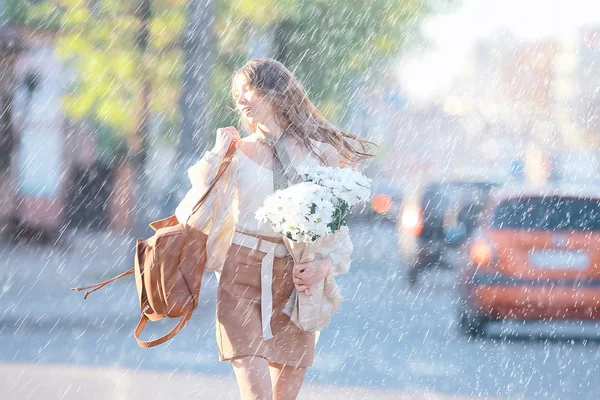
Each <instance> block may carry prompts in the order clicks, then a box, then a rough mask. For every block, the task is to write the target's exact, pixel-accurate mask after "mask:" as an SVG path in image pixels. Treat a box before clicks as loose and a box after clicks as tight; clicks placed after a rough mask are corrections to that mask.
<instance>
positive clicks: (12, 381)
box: [0, 364, 467, 400]
mask: <svg viewBox="0 0 600 400" xmlns="http://www.w3.org/2000/svg"><path fill="white" fill-rule="evenodd" d="M0 387H2V395H3V396H4V398H6V399H12V400H25V399H42V398H43V399H44V400H81V399H86V400H108V399H114V400H154V399H219V400H228V399H231V400H237V399H239V393H238V389H237V385H236V383H235V379H234V378H233V376H231V377H221V376H218V377H215V376H208V375H199V374H186V373H166V372H154V371H133V370H130V369H123V368H95V367H81V366H63V365H35V364H34V365H28V364H4V365H0ZM298 399H300V400H303V399H304V400H309V399H310V400H353V399H367V400H369V399H373V400H375V399H376V400H392V399H394V400H421V399H423V400H424V399H427V400H449V399H453V400H466V399H467V397H461V396H456V395H442V394H437V393H432V392H420V393H409V392H402V391H390V390H381V389H366V388H356V387H336V386H329V385H327V386H325V385H313V384H309V383H306V384H305V385H303V387H302V390H301V393H300V395H299V396H298Z"/></svg>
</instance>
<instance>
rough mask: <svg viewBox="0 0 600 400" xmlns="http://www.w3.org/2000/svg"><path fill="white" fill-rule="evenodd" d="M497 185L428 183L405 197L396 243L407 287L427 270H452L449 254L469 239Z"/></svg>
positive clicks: (458, 181) (479, 182)
mask: <svg viewBox="0 0 600 400" xmlns="http://www.w3.org/2000/svg"><path fill="white" fill-rule="evenodd" d="M498 185H499V184H498V183H496V182H491V181H479V180H477V181H475V180H453V181H445V182H430V183H429V184H426V185H424V186H423V187H422V189H420V190H417V191H416V192H415V193H414V194H413V195H412V196H408V197H405V199H404V201H403V205H402V217H401V220H400V221H399V223H398V240H399V247H400V252H401V257H402V259H403V264H404V266H405V267H406V268H407V271H406V277H407V280H408V282H409V284H411V285H414V284H415V283H416V282H417V280H418V277H419V275H420V274H421V273H422V272H423V271H424V270H425V269H427V268H431V267H434V266H439V267H445V268H452V267H454V265H453V263H452V260H451V258H452V257H449V254H450V253H451V252H453V251H455V250H456V249H459V248H460V246H461V245H462V244H463V243H464V242H465V240H466V239H467V238H468V237H469V236H470V235H471V233H472V232H473V230H474V229H475V225H476V221H477V219H478V216H479V213H480V212H481V210H482V209H483V206H484V204H485V202H486V201H487V199H488V195H489V192H490V190H491V189H492V188H493V187H496V186H498Z"/></svg>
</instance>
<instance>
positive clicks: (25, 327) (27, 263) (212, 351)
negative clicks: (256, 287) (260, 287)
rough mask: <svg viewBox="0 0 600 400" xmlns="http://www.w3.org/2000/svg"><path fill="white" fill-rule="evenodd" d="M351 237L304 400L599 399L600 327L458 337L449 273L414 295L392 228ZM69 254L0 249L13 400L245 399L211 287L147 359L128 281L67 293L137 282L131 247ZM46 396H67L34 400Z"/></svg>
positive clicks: (360, 229) (377, 227)
mask: <svg viewBox="0 0 600 400" xmlns="http://www.w3.org/2000/svg"><path fill="white" fill-rule="evenodd" d="M350 230H351V232H352V236H353V242H354V245H355V253H354V258H353V260H354V261H353V265H352V270H351V273H350V274H349V275H346V276H343V277H340V279H339V283H340V286H342V290H343V293H344V295H345V298H346V300H345V302H344V305H343V307H342V310H341V311H340V312H339V313H338V314H337V315H336V316H335V317H334V320H333V322H332V323H331V325H330V326H329V327H328V328H327V329H326V330H325V331H324V332H323V333H322V334H321V337H320V339H319V343H318V346H317V347H318V349H317V351H318V355H317V359H316V363H315V365H314V367H313V368H311V369H309V373H308V375H307V379H306V387H305V391H304V392H303V396H304V397H302V398H327V399H329V398H375V397H377V398H378V399H385V398H406V399H412V398H415V399H416V398H428V399H448V398H461V399H462V398H473V397H484V398H502V399H505V398H507V399H508V398H511V399H512V398H515V399H573V398H577V399H597V398H598V393H600V380H599V379H597V378H598V377H599V376H600V367H599V365H600V340H598V338H599V337H600V328H599V326H598V325H597V324H593V323H592V324H590V323H587V324H562V325H552V326H550V325H545V324H529V325H527V326H525V327H522V326H520V324H518V323H504V324H498V325H496V326H492V329H491V332H490V335H488V336H486V337H485V338H483V339H478V340H473V339H468V338H465V337H462V336H461V335H460V334H459V333H458V331H457V329H456V319H455V304H456V295H455V288H454V284H453V282H454V280H453V275H452V273H451V272H444V273H431V274H429V275H428V276H426V277H425V283H424V284H423V285H421V286H420V287H419V288H417V289H415V290H413V291H410V290H408V289H407V287H406V285H405V283H404V281H403V271H402V266H401V265H400V262H399V257H398V254H397V250H396V238H395V233H394V227H393V225H392V224H390V223H380V224H373V223H370V222H368V221H354V222H352V224H351V225H350ZM66 242H67V243H71V247H70V248H69V246H68V245H67V246H66V248H65V249H52V248H43V247H41V246H37V247H35V246H29V247H25V246H19V247H16V248H15V247H11V246H9V245H7V244H3V245H2V246H3V247H2V249H0V251H1V252H0V254H1V257H0V260H1V261H0V271H1V272H0V302H1V304H2V305H3V312H2V313H1V314H0V340H1V341H2V346H1V348H0V364H2V366H1V368H0V382H2V388H3V390H4V389H5V388H9V390H12V392H8V393H11V395H10V398H11V399H12V398H14V399H21V398H22V399H25V398H48V399H50V398H52V399H53V398H56V399H60V398H63V397H61V396H62V394H63V393H62V392H65V391H67V392H68V393H67V394H66V395H65V397H64V398H65V399H69V398H75V397H74V396H73V397H69V396H72V395H73V393H76V394H77V396H78V398H80V397H81V395H82V394H83V395H85V397H86V398H101V397H90V394H92V393H99V392H98V391H97V390H95V389H93V388H95V387H97V386H98V385H97V384H96V383H93V379H91V378H89V377H90V376H92V377H93V376H96V377H98V379H100V382H109V384H110V385H112V386H111V387H113V388H117V387H118V388H120V389H119V390H121V391H120V392H119V393H121V394H119V395H116V394H114V393H116V392H111V393H113V394H111V395H110V396H108V397H104V398H128V399H137V398H142V397H141V393H143V392H144V391H143V390H142V391H140V390H141V389H140V390H137V389H136V387H137V382H142V381H143V379H141V378H148V380H150V381H153V380H154V381H161V380H162V381H167V380H168V381H169V384H170V385H171V386H172V387H173V388H175V389H176V390H179V392H178V393H187V394H189V395H194V396H196V397H197V398H205V397H208V392H202V390H209V389H211V390H212V389H218V390H219V393H221V395H222V396H221V397H218V398H236V396H237V394H236V393H237V392H236V390H237V389H235V385H234V382H233V373H232V372H231V370H230V367H229V365H228V364H227V363H219V362H218V360H217V354H216V344H215V338H214V308H215V291H216V285H215V280H214V278H213V277H212V276H207V279H206V280H205V282H204V283H203V285H204V288H203V294H202V303H201V305H200V307H199V309H198V311H197V312H196V313H195V316H194V318H193V319H192V321H191V322H190V324H189V325H188V326H187V327H186V328H185V329H184V330H183V331H182V332H181V333H180V334H179V335H178V336H177V337H176V338H175V339H174V340H172V341H171V342H169V343H168V344H166V345H163V346H160V347H158V348H154V349H141V348H138V347H137V344H136V343H135V341H134V339H133V337H132V335H131V331H132V330H133V328H134V326H135V323H136V320H135V319H136V313H137V312H138V311H137V310H136V304H135V301H136V293H135V288H134V286H133V282H132V280H130V279H127V278H126V280H127V282H120V283H116V284H114V285H112V286H107V287H106V288H104V289H103V290H102V291H100V292H98V293H94V294H93V295H91V296H90V298H88V300H86V301H85V302H84V301H83V300H82V299H81V297H82V293H69V292H68V288H69V287H71V286H75V285H83V284H88V283H94V282H97V281H100V280H103V279H106V277H110V276H112V275H114V274H116V273H118V272H120V271H122V270H125V269H127V268H129V266H130V264H131V257H132V256H131V254H130V250H131V248H132V245H133V241H130V240H129V239H127V238H123V237H119V236H118V235H115V234H97V236H94V237H92V236H89V237H82V236H81V235H79V236H73V237H70V238H68V239H67V240H66ZM99 271H103V272H99ZM161 328H162V329H163V330H164V329H166V326H162V327H161ZM539 333H542V334H543V335H542V337H541V338H540V337H538V336H539V335H538V334H539ZM531 335H533V336H534V337H533V338H531V337H530V336H531ZM565 335H566V337H567V338H568V339H556V338H554V337H555V336H559V337H560V336H565ZM40 376H41V377H46V380H44V379H41V378H39V377H40ZM52 377H56V378H52ZM46 381H47V382H49V383H48V384H46V385H44V383H43V382H46ZM60 382H62V384H59V383H60ZM207 382H213V383H207ZM53 385H54V386H53ZM140 385H141V383H140ZM175 389H174V390H175ZM44 390H46V393H51V392H57V393H58V392H61V391H62V392H61V396H56V397H48V396H42V397H40V395H35V393H40V392H44ZM115 390H116V389H115ZM144 393H146V392H144ZM149 393H156V396H157V397H156V398H159V397H161V395H160V393H159V391H157V392H152V391H150V392H149ZM350 394H352V396H353V397H352V396H350ZM150 396H151V395H145V397H144V398H145V399H150V398H152V397H150ZM182 396H183V395H182ZM228 396H229V397H228ZM336 396H339V397H336ZM386 396H389V397H386ZM211 397H214V396H211ZM173 398H177V397H173Z"/></svg>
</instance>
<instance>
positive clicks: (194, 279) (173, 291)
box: [71, 141, 235, 347]
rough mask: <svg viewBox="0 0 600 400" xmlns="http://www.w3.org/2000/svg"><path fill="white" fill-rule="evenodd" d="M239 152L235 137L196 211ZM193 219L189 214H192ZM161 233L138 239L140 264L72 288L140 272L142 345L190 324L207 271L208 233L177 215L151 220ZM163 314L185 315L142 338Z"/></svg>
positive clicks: (137, 261) (137, 333) (158, 341)
mask: <svg viewBox="0 0 600 400" xmlns="http://www.w3.org/2000/svg"><path fill="white" fill-rule="evenodd" d="M234 151H235V141H234V142H232V143H231V144H230V146H229V148H228V150H227V153H226V154H225V157H224V158H223V160H222V161H221V164H220V165H219V169H218V171H217V176H216V178H215V180H214V181H213V182H212V184H211V185H210V186H209V188H208V189H207V190H206V192H205V193H204V194H203V195H202V197H201V198H200V200H198V203H197V204H196V205H195V206H194V208H193V211H192V213H191V214H194V213H195V212H196V211H198V208H199V207H200V205H201V204H202V202H203V201H204V199H205V198H206V197H207V196H208V194H209V193H210V191H211V190H212V188H213V187H214V185H215V183H216V182H217V180H218V179H219V178H220V177H221V175H222V174H223V172H224V171H225V169H226V168H227V167H228V166H229V163H230V162H231V157H232V156H233V153H234ZM188 220H189V218H188ZM150 227H151V228H152V229H154V231H155V233H154V235H153V236H152V237H150V238H148V239H146V240H142V239H137V244H136V248H135V259H134V267H133V268H132V269H130V270H128V271H126V272H124V273H122V274H120V275H118V276H115V277H114V278H111V279H109V280H107V281H104V282H100V283H97V284H95V285H90V286H85V287H79V288H72V289H71V290H76V291H80V290H88V289H92V290H89V291H88V292H86V293H85V295H84V296H83V298H84V299H86V298H87V297H88V295H89V294H90V293H93V292H95V291H96V290H98V289H101V288H103V287H104V286H106V285H107V284H109V283H110V282H113V281H115V280H117V279H119V278H122V277H124V276H127V275H131V274H135V283H136V287H137V291H138V298H139V303H140V310H141V312H142V316H141V319H140V322H139V323H138V325H137V327H136V328H135V330H134V333H133V334H134V336H135V340H136V341H137V342H138V344H139V345H140V346H142V347H154V346H158V345H159V344H162V343H165V342H166V341H168V340H170V339H172V338H173V337H174V336H175V335H176V334H177V333H179V331H181V329H182V328H183V327H184V326H185V325H186V324H187V322H188V321H189V320H190V317H191V316H192V312H193V311H194V309H195V308H196V307H197V306H198V300H199V298H200V286H201V284H202V275H203V274H204V267H205V265H206V242H207V239H208V237H207V235H206V234H204V233H203V232H201V231H200V230H197V229H193V228H192V227H190V226H189V225H187V221H186V223H185V224H181V223H179V222H178V220H177V218H176V217H175V216H174V215H172V216H170V217H168V218H165V219H161V220H158V221H155V222H152V223H151V224H150ZM163 318H181V319H180V320H179V322H178V323H177V325H175V327H173V329H171V331H170V332H169V333H167V334H166V335H164V336H161V337H159V338H157V339H154V340H149V341H144V340H140V334H141V333H142V331H143V330H144V328H145V327H146V324H147V323H148V321H157V320H160V319H163Z"/></svg>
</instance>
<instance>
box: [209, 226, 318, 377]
mask: <svg viewBox="0 0 600 400" xmlns="http://www.w3.org/2000/svg"><path fill="white" fill-rule="evenodd" d="M250 235H252V236H255V237H258V238H262V239H263V240H268V241H270V242H274V243H283V239H282V238H281V237H279V238H276V237H269V236H261V235H254V234H250ZM265 255H266V253H264V252H261V251H259V250H256V249H251V248H249V247H245V246H240V245H237V244H232V245H231V246H230V248H229V251H228V253H227V257H226V259H225V264H224V266H223V273H222V274H221V278H220V280H219V289H218V292H217V318H216V329H217V345H218V348H219V359H220V360H221V361H226V360H231V359H232V358H235V357H243V356H260V357H263V358H265V359H267V360H268V361H269V362H273V363H277V364H283V365H292V366H296V367H310V366H311V365H312V364H313V360H314V353H315V334H314V333H311V332H302V331H301V330H300V329H298V328H297V327H296V325H294V324H293V323H292V322H291V321H290V318H289V317H288V316H287V315H286V314H284V313H283V308H284V306H285V304H286V302H287V300H288V298H289V297H290V294H291V293H292V290H293V289H294V283H293V281H292V270H293V267H294V260H293V259H292V257H291V256H290V255H287V256H285V257H282V258H278V257H275V260H274V263H273V283H272V295H273V315H272V317H271V330H272V333H273V338H272V339H270V340H268V341H264V340H263V334H262V324H261V300H260V299H261V283H260V279H261V278H260V268H261V261H262V259H263V257H264V256H265Z"/></svg>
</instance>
